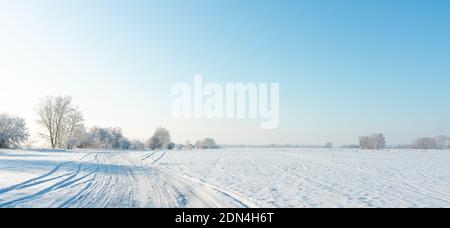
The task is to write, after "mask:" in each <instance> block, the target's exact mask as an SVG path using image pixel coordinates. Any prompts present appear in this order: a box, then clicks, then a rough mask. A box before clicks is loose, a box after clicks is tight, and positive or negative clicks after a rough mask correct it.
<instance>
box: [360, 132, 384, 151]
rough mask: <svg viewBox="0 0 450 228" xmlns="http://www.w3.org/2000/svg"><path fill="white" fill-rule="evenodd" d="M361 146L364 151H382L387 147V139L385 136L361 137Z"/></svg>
mask: <svg viewBox="0 0 450 228" xmlns="http://www.w3.org/2000/svg"><path fill="white" fill-rule="evenodd" d="M359 145H360V148H361V149H363V150H381V149H384V148H385V147H386V139H385V138H384V135H383V134H372V135H370V136H361V137H359Z"/></svg>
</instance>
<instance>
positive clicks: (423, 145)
mask: <svg viewBox="0 0 450 228" xmlns="http://www.w3.org/2000/svg"><path fill="white" fill-rule="evenodd" d="M412 147H413V148H414V149H423V150H433V149H437V148H438V147H437V143H436V140H435V139H434V138H429V137H423V138H419V139H416V140H414V142H413V143H412Z"/></svg>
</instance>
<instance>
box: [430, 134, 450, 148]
mask: <svg viewBox="0 0 450 228" xmlns="http://www.w3.org/2000/svg"><path fill="white" fill-rule="evenodd" d="M434 141H435V142H436V149H439V150H444V149H449V146H450V141H449V138H448V137H447V136H445V135H438V136H436V137H434Z"/></svg>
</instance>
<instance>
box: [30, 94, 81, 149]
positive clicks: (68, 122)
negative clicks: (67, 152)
mask: <svg viewBox="0 0 450 228" xmlns="http://www.w3.org/2000/svg"><path fill="white" fill-rule="evenodd" d="M36 112H37V114H38V116H39V119H38V123H39V124H40V125H41V126H42V127H44V129H45V133H42V134H41V136H43V137H44V138H45V139H46V140H47V141H48V143H49V144H50V146H51V147H52V148H63V147H65V146H67V145H66V144H67V142H68V140H71V137H72V134H73V133H74V131H75V128H76V127H78V126H80V125H81V124H82V122H83V116H82V114H81V112H80V111H79V110H78V108H77V107H75V106H73V105H72V98H71V97H70V96H64V97H51V96H49V97H45V98H43V99H42V100H41V102H40V103H39V105H38V106H37V108H36Z"/></svg>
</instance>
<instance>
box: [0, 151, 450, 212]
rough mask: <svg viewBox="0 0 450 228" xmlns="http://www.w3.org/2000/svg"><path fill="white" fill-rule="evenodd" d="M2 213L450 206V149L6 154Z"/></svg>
mask: <svg viewBox="0 0 450 228" xmlns="http://www.w3.org/2000/svg"><path fill="white" fill-rule="evenodd" d="M0 207H126V208H128V207H450V151H415V150H385V151H360V150H345V149H333V150H320V149H223V150H211V151H168V152H166V151H157V152H152V151H145V152H110V151H46V150H42V151H39V150H33V151H30V150H17V151H13V150H0Z"/></svg>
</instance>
